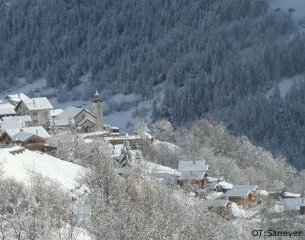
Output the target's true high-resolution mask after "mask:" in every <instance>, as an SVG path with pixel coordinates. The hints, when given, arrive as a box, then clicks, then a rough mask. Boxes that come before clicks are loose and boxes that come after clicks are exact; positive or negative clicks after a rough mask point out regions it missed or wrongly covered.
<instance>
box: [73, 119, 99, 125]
mask: <svg viewBox="0 0 305 240" xmlns="http://www.w3.org/2000/svg"><path fill="white" fill-rule="evenodd" d="M87 121H89V122H91V123H93V124H94V125H95V123H94V122H92V121H91V120H90V119H88V118H84V119H83V120H81V121H80V122H79V123H78V124H77V126H82V125H83V124H84V123H85V122H87Z"/></svg>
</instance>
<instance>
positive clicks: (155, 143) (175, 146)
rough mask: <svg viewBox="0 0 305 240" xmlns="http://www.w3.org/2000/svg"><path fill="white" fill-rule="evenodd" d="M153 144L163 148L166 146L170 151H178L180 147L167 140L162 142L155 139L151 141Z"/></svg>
mask: <svg viewBox="0 0 305 240" xmlns="http://www.w3.org/2000/svg"><path fill="white" fill-rule="evenodd" d="M153 144H154V147H164V148H167V149H168V150H170V151H173V152H174V151H178V150H180V147H179V146H177V145H175V144H173V143H169V142H163V141H159V140H155V141H154V142H153Z"/></svg>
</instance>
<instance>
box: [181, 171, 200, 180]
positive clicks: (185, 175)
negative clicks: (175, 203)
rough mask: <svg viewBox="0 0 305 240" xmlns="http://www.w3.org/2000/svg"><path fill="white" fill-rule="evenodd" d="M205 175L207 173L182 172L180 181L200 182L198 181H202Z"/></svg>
mask: <svg viewBox="0 0 305 240" xmlns="http://www.w3.org/2000/svg"><path fill="white" fill-rule="evenodd" d="M178 171H179V170H178ZM179 172H180V171H179ZM205 173H206V172H205V171H189V172H180V176H179V179H180V180H194V181H198V180H201V179H202V178H203V177H204V174H205Z"/></svg>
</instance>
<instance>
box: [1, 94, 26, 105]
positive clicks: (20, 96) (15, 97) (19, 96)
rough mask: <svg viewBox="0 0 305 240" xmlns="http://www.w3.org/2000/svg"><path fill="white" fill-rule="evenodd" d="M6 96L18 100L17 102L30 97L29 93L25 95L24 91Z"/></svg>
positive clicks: (11, 99) (13, 100)
mask: <svg viewBox="0 0 305 240" xmlns="http://www.w3.org/2000/svg"><path fill="white" fill-rule="evenodd" d="M5 98H6V99H8V100H9V101H12V102H16V103H17V102H20V101H22V100H27V99H29V97H28V96H27V95H25V94H24V93H17V94H11V95H7V96H6V97H5Z"/></svg>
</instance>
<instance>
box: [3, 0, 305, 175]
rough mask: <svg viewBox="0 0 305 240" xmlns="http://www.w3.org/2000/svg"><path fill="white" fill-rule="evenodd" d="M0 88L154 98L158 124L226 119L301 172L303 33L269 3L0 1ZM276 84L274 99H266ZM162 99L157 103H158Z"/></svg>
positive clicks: (304, 149)
mask: <svg viewBox="0 0 305 240" xmlns="http://www.w3.org/2000/svg"><path fill="white" fill-rule="evenodd" d="M0 11H1V14H0V55H1V56H2V57H1V59H0V75H1V76H0V89H6V88H9V87H10V86H12V85H14V83H15V81H16V79H17V78H18V77H24V76H25V77H26V79H27V81H29V82H31V81H33V80H35V79H38V78H40V77H46V79H47V82H48V85H49V86H50V87H55V88H58V89H60V88H61V86H62V85H63V84H64V85H65V86H67V89H66V90H67V91H69V90H70V89H72V88H73V87H74V86H76V85H77V84H79V77H80V76H82V75H84V74H89V75H90V81H91V86H92V87H94V88H95V87H97V88H99V89H107V90H108V91H110V92H111V93H113V94H114V93H118V92H121V93H126V94H129V93H136V94H139V95H142V96H143V97H144V98H146V99H153V98H154V96H153V94H152V91H151V89H152V88H153V87H154V86H156V85H158V84H160V83H162V84H163V86H165V90H164V91H165V95H166V98H164V101H163V102H162V104H160V103H158V101H157V100H158V99H156V101H155V105H154V107H153V117H154V119H160V118H167V119H169V120H170V121H171V122H172V123H173V124H174V125H176V126H179V125H185V124H186V125H187V124H189V123H190V122H192V121H195V120H197V119H200V118H209V119H214V120H217V121H221V122H224V123H225V124H226V125H227V127H228V129H229V130H230V131H232V132H233V133H234V134H237V135H247V136H248V137H249V139H250V140H251V141H253V142H255V143H257V144H259V145H261V146H263V147H265V148H267V149H268V150H271V151H272V152H273V153H274V154H276V155H277V154H281V155H283V156H285V157H287V159H288V160H289V161H290V162H291V163H292V164H293V165H294V166H295V167H297V168H298V169H302V168H305V97H304V91H305V83H303V82H299V84H294V86H293V87H292V88H291V90H290V91H289V92H288V94H287V95H286V96H285V97H283V96H281V94H280V91H279V89H278V88H277V87H274V86H276V85H277V83H279V82H280V81H281V80H282V79H285V78H288V79H289V78H291V77H293V76H295V75H299V74H303V73H304V70H305V36H304V35H303V34H302V31H301V30H302V27H301V25H300V24H299V23H298V22H296V21H295V20H294V19H293V18H292V17H291V16H290V13H289V12H285V11H283V10H281V9H277V10H276V11H273V10H271V9H270V8H269V6H268V1H265V0H229V1H222V0H205V1H201V0H192V1H187V0H175V1H172V0H171V1H167V0H154V1H149V0H140V1H139V0H91V1H81V0H21V1H14V0H12V1H1V4H0ZM272 87H274V91H273V94H272V95H271V96H270V97H266V93H267V92H268V90H270V89H271V88H272ZM157 103H158V104H157Z"/></svg>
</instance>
